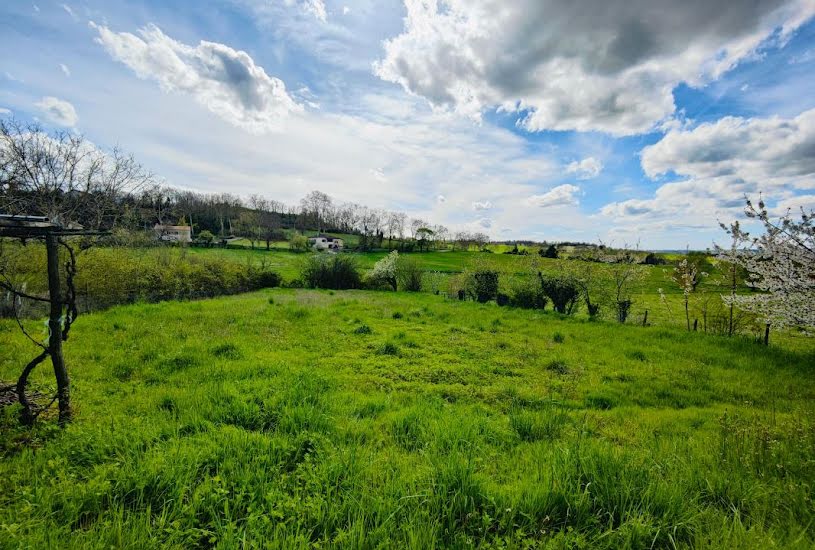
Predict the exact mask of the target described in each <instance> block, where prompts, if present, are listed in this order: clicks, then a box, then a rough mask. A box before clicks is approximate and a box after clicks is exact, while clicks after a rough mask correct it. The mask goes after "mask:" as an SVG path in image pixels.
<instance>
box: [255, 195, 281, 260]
mask: <svg viewBox="0 0 815 550" xmlns="http://www.w3.org/2000/svg"><path fill="white" fill-rule="evenodd" d="M274 202H275V201H270V200H268V199H266V198H264V197H262V196H260V195H251V196H250V197H249V206H250V208H252V209H253V210H254V211H255V213H256V217H255V219H256V223H257V234H258V236H259V237H260V238H261V239H262V240H264V241H266V250H270V249H271V247H272V241H273V240H274V239H276V238H278V237H281V235H280V215H279V214H278V213H277V212H276V211H275V210H274V209H275V205H274Z"/></svg>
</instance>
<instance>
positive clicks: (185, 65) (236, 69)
mask: <svg viewBox="0 0 815 550" xmlns="http://www.w3.org/2000/svg"><path fill="white" fill-rule="evenodd" d="M91 26H92V27H93V28H94V29H96V30H97V31H98V33H99V36H98V37H97V38H96V42H98V43H99V44H101V45H102V46H103V47H104V48H105V50H106V51H107V52H108V54H110V56H111V57H112V58H114V59H116V60H118V61H120V62H122V63H124V64H125V65H127V66H128V67H129V68H130V69H132V70H133V72H135V73H136V75H137V76H138V77H139V78H141V79H144V80H154V81H156V82H158V84H159V86H160V87H161V89H162V90H164V91H167V92H179V93H184V94H188V95H190V96H192V97H193V98H194V99H195V100H196V101H197V102H198V103H199V104H201V105H203V106H204V107H206V108H207V109H209V110H210V111H211V112H213V113H215V114H216V115H218V116H220V117H221V118H223V119H225V120H227V121H228V122H230V123H232V124H234V125H236V126H239V127H242V128H244V129H246V130H249V131H251V132H253V133H262V132H265V131H269V130H277V129H279V128H280V126H281V123H282V122H283V120H285V119H286V118H287V117H288V116H289V115H290V114H291V113H294V112H299V111H302V109H303V108H302V106H301V105H300V104H298V103H297V102H296V101H294V99H292V97H291V96H290V95H289V94H288V93H287V91H286V85H285V84H284V83H283V81H282V80H280V79H279V78H275V77H273V76H269V75H267V74H266V71H264V70H263V67H260V66H258V65H256V64H255V62H254V60H253V59H252V58H251V57H250V56H249V54H247V53H246V52H244V51H239V50H234V49H232V48H230V47H229V46H226V45H224V44H219V43H217V42H207V41H203V40H202V41H201V42H199V43H198V45H197V46H189V45H187V44H183V43H181V42H178V41H176V40H173V39H172V38H170V37H169V36H167V35H165V34H164V33H163V32H162V31H161V29H159V28H158V27H157V26H155V25H148V26H147V27H144V28H142V29H140V30H139V36H136V35H134V34H131V33H127V32H119V33H117V32H113V31H111V30H110V29H108V28H107V27H106V26H103V25H96V24H94V23H91Z"/></svg>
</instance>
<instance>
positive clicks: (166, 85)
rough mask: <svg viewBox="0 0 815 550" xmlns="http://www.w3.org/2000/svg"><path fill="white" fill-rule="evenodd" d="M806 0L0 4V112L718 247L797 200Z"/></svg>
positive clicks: (317, 177)
mask: <svg viewBox="0 0 815 550" xmlns="http://www.w3.org/2000/svg"><path fill="white" fill-rule="evenodd" d="M813 16H815V0H766V1H765V0H687V1H685V2H676V1H675V0H605V1H602V2H599V1H595V2H586V1H580V0H568V1H566V0H513V1H508V0H504V1H500V0H404V2H400V1H398V0H390V1H375V0H356V1H355V0H337V1H334V0H262V1H261V0H213V1H208V2H199V1H193V0H178V1H174V2H165V1H162V0H143V1H134V2H117V1H116V0H104V1H101V0H100V1H95V0H88V1H76V0H71V1H66V2H64V3H62V2H47V1H45V0H37V1H36V2H35V3H32V2H29V1H20V0H5V1H4V2H2V3H0V116H13V117H15V118H17V119H19V120H22V121H24V122H30V121H36V122H39V123H41V124H42V125H43V126H44V127H45V128H47V129H54V130H57V129H63V130H67V131H71V132H77V133H81V134H83V135H84V136H85V137H87V138H88V139H89V140H90V141H91V142H92V143H94V144H96V145H97V146H99V147H102V148H110V147H113V146H119V147H121V148H122V149H123V150H125V151H128V152H130V153H132V154H133V155H134V156H135V157H136V158H137V160H138V161H139V162H141V163H142V164H143V165H144V166H145V167H146V168H147V169H149V170H150V171H151V172H153V173H154V174H156V175H157V176H158V177H160V178H161V180H162V181H163V182H165V183H166V184H168V185H172V186H175V187H180V188H185V189H194V190H198V191H202V192H229V193H234V194H238V195H241V196H244V197H246V196H248V195H250V194H253V193H259V194H262V195H265V196H267V197H269V198H272V199H275V200H279V201H283V202H286V203H290V204H296V203H297V202H298V201H299V199H300V198H301V197H303V196H304V195H305V194H306V193H308V192H309V191H312V190H320V191H323V192H325V193H328V194H329V195H331V196H332V197H334V199H335V200H338V201H352V202H358V203H361V204H365V205H368V206H371V207H377V208H386V209H390V210H400V211H404V212H407V213H408V214H409V215H410V216H412V217H422V218H424V219H427V220H429V221H431V222H432V223H435V224H444V225H446V226H448V227H449V228H450V229H451V230H453V231H456V230H471V231H482V232H486V233H488V234H489V235H490V236H491V237H492V238H493V239H495V240H513V239H530V240H549V241H552V240H555V241H563V240H578V241H589V242H598V241H600V242H603V243H605V244H609V245H614V246H622V245H629V246H633V245H637V244H638V245H639V246H640V247H641V248H643V249H681V248H685V247H690V248H697V249H703V248H706V247H710V246H712V244H713V243H714V242H716V243H726V241H727V236H726V235H725V234H724V232H723V231H722V230H721V228H720V227H719V222H725V223H729V222H730V221H732V220H735V219H743V218H744V216H743V206H744V197H745V196H749V197H752V198H757V197H758V195H759V194H761V195H762V196H763V197H764V199H765V200H766V202H767V204H768V206H769V207H770V210H771V212H772V213H773V214H775V215H781V214H783V213H784V212H786V211H787V209H790V208H792V209H793V210H795V209H798V208H800V207H802V206H803V207H805V208H814V207H815V76H813V75H815V19H814V18H813Z"/></svg>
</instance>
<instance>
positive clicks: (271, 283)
mask: <svg viewBox="0 0 815 550" xmlns="http://www.w3.org/2000/svg"><path fill="white" fill-rule="evenodd" d="M281 282H282V279H281V277H280V275H279V274H277V273H275V272H274V271H266V270H261V269H256V268H250V269H249V285H250V287H251V288H252V290H257V289H260V288H272V287H276V286H280V283H281Z"/></svg>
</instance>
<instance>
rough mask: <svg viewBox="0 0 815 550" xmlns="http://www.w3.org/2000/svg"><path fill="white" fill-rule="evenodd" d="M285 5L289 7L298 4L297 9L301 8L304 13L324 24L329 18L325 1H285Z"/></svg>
mask: <svg viewBox="0 0 815 550" xmlns="http://www.w3.org/2000/svg"><path fill="white" fill-rule="evenodd" d="M284 3H285V4H286V6H289V7H291V6H293V5H295V4H297V7H298V8H300V10H302V11H303V13H306V14H308V15H311V16H313V17H315V18H317V19H319V20H320V21H323V22H325V20H326V18H327V16H328V14H327V13H326V9H325V3H323V0H284Z"/></svg>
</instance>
